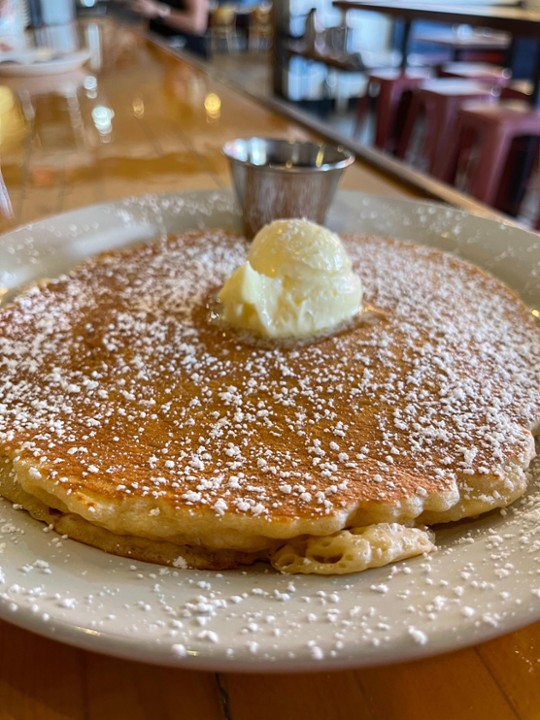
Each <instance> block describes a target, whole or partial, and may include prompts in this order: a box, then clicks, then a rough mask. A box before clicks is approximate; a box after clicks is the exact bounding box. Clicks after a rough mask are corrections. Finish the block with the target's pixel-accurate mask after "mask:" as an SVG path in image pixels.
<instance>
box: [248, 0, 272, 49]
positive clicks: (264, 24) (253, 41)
mask: <svg viewBox="0 0 540 720" xmlns="http://www.w3.org/2000/svg"><path fill="white" fill-rule="evenodd" d="M273 36H274V32H273V27H272V8H271V6H270V5H257V6H256V7H254V8H253V9H252V11H251V13H250V17H249V32H248V47H249V49H250V50H269V49H270V48H271V47H272V42H273Z"/></svg>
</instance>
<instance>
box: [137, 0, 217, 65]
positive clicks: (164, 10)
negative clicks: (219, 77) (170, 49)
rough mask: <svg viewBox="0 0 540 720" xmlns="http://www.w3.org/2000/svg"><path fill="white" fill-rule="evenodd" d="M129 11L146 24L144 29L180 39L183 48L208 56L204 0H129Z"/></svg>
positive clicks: (206, 18)
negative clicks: (138, 16)
mask: <svg viewBox="0 0 540 720" xmlns="http://www.w3.org/2000/svg"><path fill="white" fill-rule="evenodd" d="M130 8H131V10H133V11H134V12H136V13H138V14H139V15H141V16H142V17H144V18H146V19H147V20H148V21H149V24H148V29H149V30H151V31H152V32H155V33H158V34H159V35H162V36H164V37H168V38H180V39H182V40H183V41H184V44H183V47H184V48H185V49H186V50H189V51H191V52H193V53H196V54H197V55H201V56H202V57H208V48H207V40H206V37H205V34H206V30H207V28H208V11H209V3H208V0H166V2H157V0H131V2H130Z"/></svg>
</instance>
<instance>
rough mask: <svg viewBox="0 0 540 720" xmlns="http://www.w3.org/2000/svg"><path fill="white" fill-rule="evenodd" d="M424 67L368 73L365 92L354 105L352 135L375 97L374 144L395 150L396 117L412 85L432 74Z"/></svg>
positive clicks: (397, 139) (421, 81) (384, 148)
mask: <svg viewBox="0 0 540 720" xmlns="http://www.w3.org/2000/svg"><path fill="white" fill-rule="evenodd" d="M431 74H432V73H431V71H430V70H429V69H427V68H409V69H407V70H405V71H403V70H401V69H400V68H387V69H384V70H377V71H374V72H370V73H369V75H368V82H367V87H366V92H365V95H364V96H363V97H362V98H361V99H360V100H359V102H358V104H357V113H356V125H355V135H356V134H358V132H359V129H360V126H361V124H362V123H363V122H364V121H365V119H366V116H367V113H368V111H369V105H370V101H371V99H372V98H374V97H376V98H377V105H376V120H375V139H374V143H375V145H376V146H377V147H378V148H380V149H381V150H389V151H390V152H394V151H395V149H396V147H397V144H398V141H399V138H397V137H396V134H398V133H397V132H396V130H397V129H396V118H397V117H398V116H399V115H400V114H401V111H402V109H403V105H404V104H405V102H406V98H407V96H408V95H409V94H410V93H411V91H412V90H414V88H416V87H418V86H419V85H420V84H421V83H423V82H424V81H425V80H427V79H428V78H429V77H431Z"/></svg>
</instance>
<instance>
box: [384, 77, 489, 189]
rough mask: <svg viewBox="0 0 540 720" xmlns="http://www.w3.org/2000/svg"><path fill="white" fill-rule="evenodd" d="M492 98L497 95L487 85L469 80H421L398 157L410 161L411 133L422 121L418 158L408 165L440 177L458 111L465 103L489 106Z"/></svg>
mask: <svg viewBox="0 0 540 720" xmlns="http://www.w3.org/2000/svg"><path fill="white" fill-rule="evenodd" d="M496 99H497V95H496V94H495V92H494V91H493V89H492V88H491V87H490V86H488V85H484V84H482V83H478V82H475V81H473V80H462V79H459V78H434V79H433V80H427V81H425V82H424V83H423V84H421V85H420V86H419V87H418V88H417V89H416V90H415V92H414V94H413V97H412V101H411V104H410V107H409V111H408V113H407V116H406V118H405V125H404V128H403V132H402V135H401V141H400V144H399V148H398V152H397V155H398V157H400V158H402V159H405V160H407V159H408V158H409V159H410V150H411V145H412V140H413V135H414V131H415V129H416V128H417V127H418V125H420V122H421V120H422V119H423V120H424V130H423V133H422V135H423V138H422V143H421V145H422V147H421V151H420V157H419V158H413V159H412V160H411V162H412V164H416V165H418V164H420V165H426V168H425V169H426V170H427V171H428V172H429V173H430V174H431V175H433V176H435V177H438V178H441V177H442V176H443V173H444V171H445V169H446V156H447V154H448V138H449V136H450V134H451V130H452V126H453V124H454V121H455V118H456V115H457V111H458V109H459V108H460V107H461V105H463V103H464V102H467V101H469V100H477V101H482V102H485V103H489V102H495V100H496ZM419 160H420V163H419V162H418V161H419Z"/></svg>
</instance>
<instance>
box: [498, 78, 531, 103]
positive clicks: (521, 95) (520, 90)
mask: <svg viewBox="0 0 540 720" xmlns="http://www.w3.org/2000/svg"><path fill="white" fill-rule="evenodd" d="M532 94H533V84H532V82H531V81H530V80H512V81H511V82H509V83H508V85H505V86H504V87H502V88H501V100H529V101H530V99H531V95H532Z"/></svg>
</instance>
